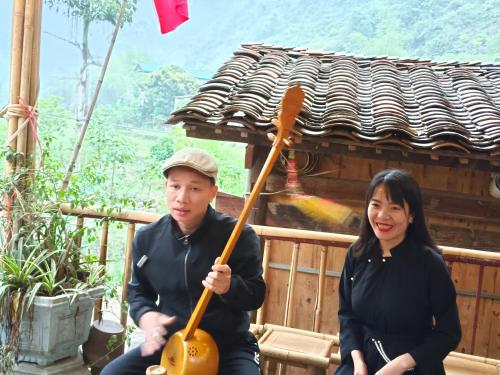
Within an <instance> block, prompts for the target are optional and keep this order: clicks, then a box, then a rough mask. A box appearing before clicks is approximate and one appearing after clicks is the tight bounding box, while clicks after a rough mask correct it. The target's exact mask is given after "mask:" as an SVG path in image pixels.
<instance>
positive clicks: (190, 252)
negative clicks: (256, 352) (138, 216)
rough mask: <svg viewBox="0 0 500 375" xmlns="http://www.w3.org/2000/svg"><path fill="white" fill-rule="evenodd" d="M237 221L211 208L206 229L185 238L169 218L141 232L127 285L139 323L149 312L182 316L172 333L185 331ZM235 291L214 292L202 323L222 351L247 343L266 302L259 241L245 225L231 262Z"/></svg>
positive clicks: (205, 225)
mask: <svg viewBox="0 0 500 375" xmlns="http://www.w3.org/2000/svg"><path fill="white" fill-rule="evenodd" d="M235 224H236V220H235V219H234V218H231V217H229V216H226V215H224V214H221V213H219V212H217V211H215V210H214V209H213V208H212V207H210V206H209V207H208V210H207V213H206V214H205V218H204V221H203V223H202V225H201V226H200V227H199V228H198V229H197V230H196V231H195V232H193V233H192V234H191V235H189V236H183V234H182V233H181V232H180V230H179V228H178V226H177V224H176V223H175V221H174V220H173V219H172V218H171V216H170V215H165V216H163V217H162V218H161V219H160V220H158V221H156V222H154V223H152V224H149V225H147V226H145V227H144V228H141V230H139V231H138V232H137V235H136V237H135V239H134V243H133V273H132V280H131V282H130V283H129V287H128V302H129V304H130V316H131V317H132V319H133V320H134V322H135V323H136V324H138V322H139V319H140V317H141V316H142V315H143V314H144V313H146V312H148V311H159V312H162V313H164V314H166V315H169V316H173V315H175V316H176V317H177V319H176V322H175V323H174V324H173V325H172V326H170V327H169V329H168V330H169V332H168V335H171V334H172V333H174V332H176V331H177V330H179V329H181V328H184V327H185V326H186V324H187V321H188V320H189V317H190V315H191V313H192V311H193V310H194V307H195V306H196V303H197V302H198V299H199V297H200V295H201V293H202V291H203V289H204V288H203V285H202V283H201V281H202V280H204V279H205V277H206V276H207V274H208V272H210V271H211V267H212V265H213V264H214V261H215V258H217V257H218V256H220V255H221V253H222V251H223V249H224V247H225V245H226V242H227V240H228V239H229V236H230V234H231V232H232V230H233V228H234V226H235ZM228 265H229V267H231V271H232V276H231V287H230V290H229V291H228V292H227V293H226V294H224V295H222V296H219V295H216V294H214V295H213V297H212V298H211V300H210V303H209V305H208V307H207V310H206V312H205V314H204V315H203V318H202V320H201V323H200V328H201V329H203V330H205V331H207V332H208V333H209V334H210V335H211V336H212V337H213V338H214V340H215V341H216V343H217V345H218V346H219V349H221V348H223V347H225V346H226V345H232V344H235V343H237V342H240V341H241V340H245V339H246V338H247V335H248V328H249V317H248V313H247V311H250V310H255V309H257V308H258V307H259V306H260V305H261V304H262V302H263V301H264V296H265V291H266V285H265V283H264V280H263V278H262V259H261V253H260V241H259V238H258V237H257V235H256V234H255V232H254V231H253V229H252V228H251V227H250V226H248V225H246V226H245V227H244V229H243V231H242V233H241V235H240V237H239V239H238V242H237V244H236V246H235V248H234V250H233V252H232V255H231V257H230V258H229V261H228Z"/></svg>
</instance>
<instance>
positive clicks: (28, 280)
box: [0, 167, 104, 374]
mask: <svg viewBox="0 0 500 375" xmlns="http://www.w3.org/2000/svg"><path fill="white" fill-rule="evenodd" d="M57 177H58V176H54V175H53V174H51V169H50V167H49V168H42V169H41V170H39V171H37V178H36V179H34V178H33V176H32V175H31V174H30V173H29V170H27V169H20V170H19V171H17V172H15V173H14V174H12V175H11V176H7V177H4V178H3V180H1V181H0V194H1V195H2V197H3V200H2V214H3V215H2V217H1V219H0V220H1V223H2V225H1V231H0V232H1V233H0V245H1V247H0V316H1V320H0V373H2V374H8V373H9V372H11V371H12V369H13V368H14V365H15V363H14V362H17V361H27V362H33V363H37V364H38V365H42V366H45V365H49V364H51V363H53V362H55V361H57V360H59V359H62V358H66V357H71V356H76V355H77V354H78V348H79V346H80V345H81V344H83V343H84V342H85V341H86V339H87V336H88V333H89V329H90V323H91V319H92V308H93V304H94V299H95V298H97V297H100V296H102V294H103V291H104V288H103V287H102V284H103V275H104V272H103V270H102V268H101V266H99V265H98V263H97V259H96V257H95V256H92V255H85V254H82V252H81V249H80V243H81V241H82V236H83V234H84V232H85V231H88V228H76V227H75V226H74V224H73V222H72V218H70V217H68V216H66V215H63V214H62V212H61V211H60V209H59V206H60V203H61V202H62V201H65V200H67V198H68V196H69V195H68V193H67V192H63V193H61V192H60V191H58V190H57V189H56V188H53V187H50V186H51V184H52V183H53V181H54V178H57ZM33 181H34V182H33ZM52 186H53V185H52Z"/></svg>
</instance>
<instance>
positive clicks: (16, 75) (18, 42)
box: [6, 0, 25, 176]
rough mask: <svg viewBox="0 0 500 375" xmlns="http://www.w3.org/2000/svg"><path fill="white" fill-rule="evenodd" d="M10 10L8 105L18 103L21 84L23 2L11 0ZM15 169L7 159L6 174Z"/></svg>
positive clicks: (12, 126) (13, 121) (13, 120)
mask: <svg viewBox="0 0 500 375" xmlns="http://www.w3.org/2000/svg"><path fill="white" fill-rule="evenodd" d="M13 2H14V5H13V12H12V37H11V39H12V42H11V56H10V95H9V103H10V105H11V106H12V105H15V104H18V103H19V90H20V86H21V60H22V51H23V32H24V29H23V25H24V9H25V2H24V1H18V0H13ZM17 121H18V119H17V117H15V116H12V117H10V118H9V126H8V130H7V139H11V137H12V135H13V134H14V133H15V132H16V131H17ZM9 148H10V150H11V151H15V150H16V149H17V145H16V140H15V138H14V139H12V140H11V141H10V143H9ZM15 169H16V164H15V161H14V160H13V159H9V160H7V166H6V173H7V175H8V176H10V175H12V173H13V171H14V170H15Z"/></svg>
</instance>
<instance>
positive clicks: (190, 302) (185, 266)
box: [182, 236, 193, 313]
mask: <svg viewBox="0 0 500 375" xmlns="http://www.w3.org/2000/svg"><path fill="white" fill-rule="evenodd" d="M182 243H183V244H184V245H188V249H187V251H186V255H184V284H185V285H186V292H187V295H188V300H189V308H190V313H192V312H193V301H192V300H191V295H190V294H189V284H188V277H187V260H188V257H189V253H190V252H191V244H190V243H189V239H188V238H187V236H186V237H184V239H183V240H182Z"/></svg>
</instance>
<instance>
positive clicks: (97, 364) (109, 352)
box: [82, 320, 125, 375]
mask: <svg viewBox="0 0 500 375" xmlns="http://www.w3.org/2000/svg"><path fill="white" fill-rule="evenodd" d="M124 332H125V330H124V328H123V327H122V325H121V324H120V323H117V322H114V321H111V320H100V321H99V320H95V321H94V323H92V326H91V327H90V333H89V338H88V340H87V342H85V343H84V344H83V346H82V351H83V360H84V361H85V363H86V364H87V365H88V366H89V367H90V368H91V372H92V375H98V374H99V373H100V371H101V369H102V368H104V366H106V365H107V364H108V363H109V362H111V361H112V360H113V359H115V358H117V357H118V356H120V355H122V354H123V351H124V347H125V343H124V339H123V335H124ZM113 335H116V340H114V339H113V341H114V342H115V344H113V346H112V347H111V348H108V345H107V343H108V342H109V340H110V339H111V338H112V337H113Z"/></svg>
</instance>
